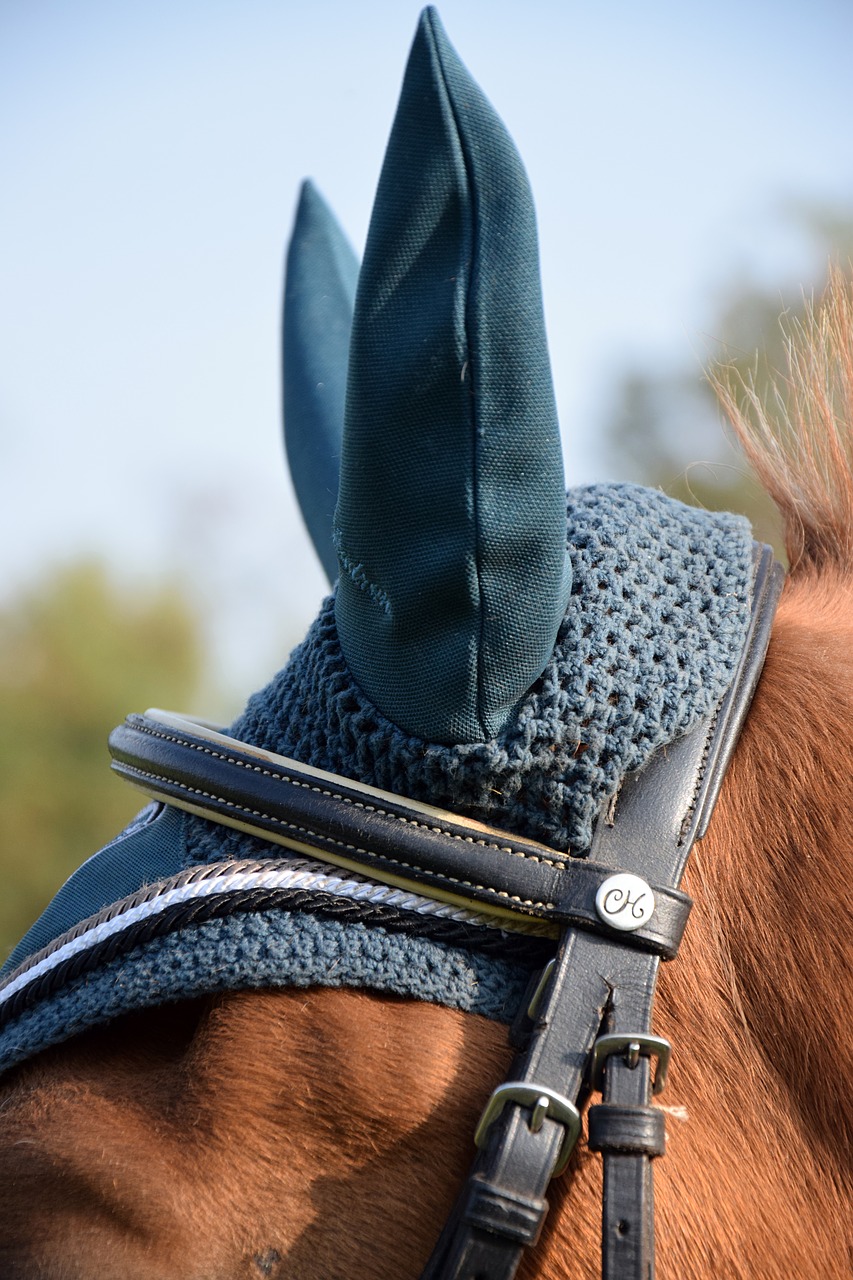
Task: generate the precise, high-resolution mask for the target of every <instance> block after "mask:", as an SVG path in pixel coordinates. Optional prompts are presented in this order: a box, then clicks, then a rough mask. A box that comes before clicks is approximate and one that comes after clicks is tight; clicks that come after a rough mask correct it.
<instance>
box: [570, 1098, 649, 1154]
mask: <svg viewBox="0 0 853 1280" xmlns="http://www.w3.org/2000/svg"><path fill="white" fill-rule="evenodd" d="M587 1145H588V1146H589V1148H590V1150H591V1151H601V1152H604V1153H605V1154H607V1153H610V1152H616V1153H620V1154H622V1155H643V1156H649V1157H653V1156H662V1155H663V1154H664V1152H665V1150H666V1119H665V1117H664V1113H663V1112H662V1111H661V1110H660V1108H658V1107H631V1106H617V1105H616V1104H615V1103H612V1102H602V1103H599V1104H598V1106H595V1107H590V1109H589V1140H588V1143H587Z"/></svg>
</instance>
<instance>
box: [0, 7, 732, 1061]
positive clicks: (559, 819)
mask: <svg viewBox="0 0 853 1280" xmlns="http://www.w3.org/2000/svg"><path fill="white" fill-rule="evenodd" d="M356 279H358V285H357V288H356ZM284 368H285V392H284V406H285V419H286V422H285V426H286V439H287V449H288V456H289V458H290V463H291V469H292V474H293V478H294V483H295V485H296V489H297V493H298V496H299V500H300V503H301V506H302V509H303V512H304V514H305V518H306V523H307V525H308V527H309V531H310V533H311V536H312V538H313V541H314V544H315V547H316V549H317V551H318V554H319V556H320V558H321V560H322V562H323V564H324V566H325V568H326V571H327V574H328V576H329V579H330V581H334V580H335V579H338V582H337V587H336V590H335V592H334V594H333V595H332V596H331V597H330V598H329V599H328V600H327V601H326V602H325V603H324V605H323V607H322V609H321V611H320V615H319V617H318V619H317V621H316V623H315V624H314V626H313V627H312V628H311V630H310V631H309V633H308V636H307V637H306V639H305V641H304V642H303V643H302V644H301V645H300V646H299V647H298V648H297V649H296V650H295V652H294V653H293V654H292V655H291V658H290V660H289V662H288V663H287V665H286V666H285V668H284V669H283V671H281V672H280V674H279V675H278V676H276V677H275V679H274V680H273V681H272V682H271V683H270V684H269V685H268V686H267V687H266V688H265V689H263V690H261V691H260V692H259V693H257V694H255V695H254V696H253V697H252V698H251V699H250V700H249V703H248V705H247V707H246V709H245V711H244V712H243V714H242V715H241V716H240V717H239V719H238V720H237V722H236V723H235V725H234V726H233V728H232V730H231V732H232V734H233V736H234V737H236V738H239V739H241V740H242V741H243V742H247V743H253V744H255V745H256V746H258V747H263V748H266V749H268V750H271V751H274V752H277V753H279V754H281V755H284V756H289V757H292V758H293V759H295V760H297V761H299V762H301V763H302V764H305V765H311V766H314V767H316V768H319V769H323V770H326V771H328V772H331V773H334V774H339V775H343V776H344V777H348V778H352V779H355V780H358V781H359V782H361V783H366V784H368V785H370V786H374V787H378V788H381V789H382V790H384V791H391V792H395V793H397V794H399V795H403V796H407V797H409V798H410V799H412V800H416V801H422V802H425V803H428V804H431V805H434V806H439V807H442V808H445V809H450V810H455V811H457V812H459V813H463V814H467V815H468V816H470V817H472V818H476V819H479V820H481V821H484V822H487V823H488V824H490V825H491V826H493V827H497V828H501V829H503V830H505V831H509V832H514V833H516V834H518V835H520V836H524V837H527V838H529V839H533V840H538V841H541V842H543V843H545V844H547V845H549V846H551V847H552V848H554V849H557V850H560V851H568V852H570V853H571V854H573V855H575V856H577V857H583V856H584V855H585V854H587V853H588V851H589V848H590V844H591V840H592V831H593V826H594V823H595V821H596V819H597V818H598V816H599V815H600V814H601V812H602V810H603V808H604V807H605V806H606V805H607V804H608V803H609V802H610V801H611V799H612V798H613V796H614V795H615V794H616V792H617V790H618V788H619V786H620V784H621V782H622V779H623V778H624V776H625V774H626V773H629V772H632V771H635V770H638V769H641V768H642V767H643V766H644V765H645V764H646V763H647V762H648V761H649V759H650V757H651V755H652V753H653V752H654V751H655V749H656V748H658V747H660V746H661V745H663V744H666V743H669V742H672V741H674V740H675V739H676V738H678V737H680V736H681V735H682V734H684V733H686V732H687V731H688V730H689V729H690V728H691V727H693V726H694V725H695V724H696V723H697V722H698V721H699V720H700V719H701V718H703V717H706V716H708V715H709V714H711V713H712V712H713V710H714V708H715V707H716V706H717V705H718V704H719V702H720V700H721V698H722V697H723V694H724V693H725V691H726V689H727V688H728V687H729V685H730V684H731V682H732V680H733V678H734V674H735V669H736V666H737V662H738V658H739V655H740V653H741V650H742V648H743V645H744V640H745V636H746V631H747V626H748V622H749V612H750V607H749V599H750V593H751V585H752V577H753V569H752V541H751V533H750V529H749V525H748V524H747V522H746V521H745V520H744V519H742V518H740V517H738V516H733V515H728V514H719V513H712V512H707V511H699V510H696V509H693V508H690V507H686V506H684V505H682V504H681V503H679V502H676V501H673V500H671V499H669V498H667V497H665V496H664V495H663V494H661V493H658V492H655V491H651V490H648V489H642V488H639V487H636V486H631V485H595V486H592V487H589V488H582V489H570V490H569V493H568V495H567V496H566V494H565V486H564V481H563V476H562V462H561V455H560V448H559V437H558V432H557V422H556V412H555V408H554V398H553V392H552V388H551V378H550V369H549V365H548V356H547V347H546V343H545V334H544V324H543V320H542V305H541V295H540V290H539V279H538V250H537V247H536V232H535V222H534V218H533V209H532V200H531V197H530V192H529V187H528V183H527V178H526V176H525V174H524V170H523V167H522V165H521V162H520V160H519V159H518V156H517V153H516V152H515V148H514V146H513V144H512V142H511V141H510V139H509V136H508V134H507V133H506V130H505V129H504V127H503V125H502V124H501V123H500V121H499V120H498V119H497V117H496V115H495V113H494V111H493V109H492V107H491V106H490V105H489V103H488V102H487V101H486V99H485V98H484V97H483V95H482V93H481V92H480V90H479V89H478V88H477V86H476V85H475V84H474V83H473V81H472V80H471V78H470V76H469V75H468V73H467V72H466V71H465V68H464V67H463V66H462V64H461V62H459V59H458V58H457V56H456V54H455V53H454V51H453V50H452V49H451V47H450V45H449V44H448V42H447V39H446V37H445V35H444V33H443V31H442V29H441V27H440V24H439V22H438V18H437V15H436V14H435V12H434V11H433V10H427V11H426V12H425V13H424V14H423V15H422V17H421V21H420V25H419V28H418V33H417V35H416V38H415V43H414V46H413V49H412V54H411V57H410V60H409V66H408V68H407V72H406V79H405V81H404V85H403V91H402V95H401V101H400V106H399V108H398V113H397V117H396V119H395V123H394V129H393V132H392V137H391V141H390V143H389V148H388V153H387V155H386V159H385V164H384V167H383V173H382V178H381V181H380V185H379V191H378V194H377V200H376V206H375V209H374V215H373V219H372V222H371V228H370V234H369V238H368V244H367V250H366V253H365V261H364V265H363V267H362V268H361V271H360V272H359V271H358V266H357V262H356V259H355V256H354V254H353V252H352V250H351V248H350V247H349V245H348V243H347V241H346V239H345V237H344V235H343V233H342V231H341V230H340V228H339V227H338V225H337V223H336V222H335V220H334V217H333V215H332V214H331V212H330V211H329V209H328V208H327V207H326V205H325V204H324V203H323V201H322V200H321V198H320V197H319V195H318V194H317V192H316V191H315V189H314V188H313V187H312V186H310V184H308V185H306V187H305V188H304V189H303V192H302V195H301V199H300V204H299V210H298V213H297V219H296V225H295V227H294V233H293V238H292V241H291V247H290V251H289V255H288V269H287V283H286V289H285V309H284ZM483 856H484V857H488V852H487V851H484V854H483ZM231 860H237V861H239V862H241V863H242V862H245V861H246V860H249V861H252V860H258V861H264V862H265V865H269V864H270V862H271V861H272V860H275V865H276V867H278V866H281V867H284V868H289V867H290V866H291V865H293V866H294V867H296V870H297V872H298V873H299V874H302V872H301V871H300V870H299V865H298V860H296V861H294V859H293V858H291V857H290V855H289V854H287V852H286V851H283V850H282V849H281V848H280V847H279V846H277V845H270V844H268V843H267V842H265V841H264V840H262V839H260V838H258V837H257V836H254V835H249V834H245V833H243V832H240V831H236V830H231V829H226V828H223V827H221V826H219V825H215V824H213V823H211V822H209V821H206V820H205V819H202V818H200V817H196V816H192V815H191V814H189V813H182V812H179V811H178V810H177V809H174V808H171V807H168V806H167V807H166V808H162V809H160V810H157V809H156V808H155V807H154V806H151V807H149V809H147V810H146V811H144V813H143V814H142V815H141V816H140V818H139V819H138V820H137V821H136V822H135V823H134V824H132V825H131V827H130V828H128V830H127V831H126V832H125V833H123V835H122V836H120V837H118V838H117V840H116V841H114V842H112V843H111V844H110V845H108V846H107V847H106V848H105V849H104V850H102V851H101V852H100V853H99V854H97V855H95V857H94V858H92V859H90V860H89V861H88V862H87V863H85V864H84V865H83V867H81V868H80V870H79V871H78V872H77V873H75V875H74V876H73V877H72V878H71V880H69V881H68V883H67V884H66V885H65V886H64V887H63V888H62V889H61V890H60V892H59V893H58V894H57V896H56V898H55V899H54V900H53V902H52V903H51V904H50V906H49V907H48V908H47V910H46V911H45V913H44V914H43V916H42V917H41V918H40V920H39V921H37V922H36V924H35V925H34V926H33V928H32V929H31V930H30V932H29V933H28V934H27V935H26V937H25V938H24V939H23V940H22V942H21V943H19V945H18V947H16V949H15V951H14V952H13V954H12V956H11V957H10V959H9V961H8V962H7V964H6V965H5V966H4V967H3V970H2V971H0V1069H5V1068H6V1067H8V1066H10V1065H12V1064H14V1063H16V1062H20V1061H22V1060H24V1059H25V1058H27V1057H29V1056H31V1055H32V1054H34V1053H36V1052H38V1051H39V1050H41V1049H43V1048H45V1047H46V1046H49V1045H51V1044H55V1043H58V1042H59V1041H61V1040H64V1039H66V1038H67V1037H68V1036H71V1035H73V1034H76V1033H78V1032H80V1031H83V1030H85V1029H86V1028H87V1027H91V1026H93V1025H95V1024H97V1023H103V1022H105V1021H107V1020H109V1019H110V1018H113V1017H115V1016H117V1015H119V1014H121V1013H124V1012H127V1011H129V1010H132V1009H138V1008H143V1007H146V1006H150V1005H154V1004H157V1003H161V1002H163V1001H167V1000H178V999H182V998H189V997H193V996H198V995H204V994H211V993H213V992H217V991H222V990H226V989H230V988H234V989H237V988H247V987H261V986H263V987H270V986H294V985H296V986H308V985H312V984H322V985H351V986H362V987H369V988H373V989H376V990H386V991H393V992H397V993H399V994H402V995H406V996H414V997H417V998H420V999H427V1000H433V1001H438V1002H440V1003H443V1004H446V1005H448V1006H452V1007H456V1008H462V1009H471V1010H475V1011H477V1012H480V1013H483V1014H485V1015H486V1016H489V1017H493V1018H500V1019H503V1020H505V1021H508V1020H510V1019H511V1018H512V1016H513V1015H514V1013H515V1010H516V1008H517V1006H518V1004H519V1001H520V999H521V996H522V994H523V991H524V988H525V986H526V984H527V980H528V977H529V974H530V971H531V968H532V967H533V965H532V961H525V962H522V960H520V959H518V957H519V956H520V955H521V952H520V951H519V950H516V952H514V953H513V955H515V957H516V958H515V959H513V958H512V955H510V954H509V953H506V954H505V953H504V952H503V951H501V952H500V954H492V953H489V954H486V953H485V952H483V951H480V950H476V949H470V948H466V947H465V946H462V945H451V944H450V943H447V942H444V941H437V940H435V937H434V936H433V937H430V936H417V937H414V936H406V935H405V934H403V933H393V932H390V931H387V930H386V929H385V928H383V927H377V926H368V925H367V924H365V923H352V924H347V925H346V926H344V925H343V924H341V923H339V921H338V920H337V919H335V918H333V916H332V915H326V916H324V915H323V913H322V911H321V912H319V913H317V912H316V911H315V912H314V913H313V914H312V913H309V912H308V910H307V908H306V909H304V910H301V909H293V908H289V909H287V910H284V909H277V910H263V909H258V910H253V911H251V912H245V913H243V914H231V915H228V916H227V917H223V918H204V919H203V920H202V919H199V920H189V921H184V922H183V923H181V924H180V925H179V926H178V925H176V926H175V928H174V929H173V930H172V931H171V932H168V933H163V932H162V931H161V933H160V934H155V932H150V933H148V934H145V933H142V934H140V933H138V932H137V933H135V934H134V935H133V939H132V941H131V942H129V943H128V944H127V947H126V948H125V949H124V950H122V949H121V947H120V946H119V945H118V942H117V940H116V938H115V936H114V934H115V931H113V932H110V930H111V928H112V926H111V925H110V921H109V919H107V917H109V916H110V913H111V912H112V911H113V908H114V907H115V904H117V903H120V900H121V902H124V904H125V905H126V904H127V902H128V901H130V900H133V902H135V901H136V897H135V895H136V896H139V895H141V896H142V898H143V899H144V898H146V895H148V896H150V895H151V894H155V893H157V892H159V889H158V886H161V887H162V886H163V885H166V886H167V887H168V889H169V892H172V891H173V890H174V892H175V893H178V894H179V893H180V892H183V888H182V886H184V885H185V881H186V878H187V877H190V879H191V878H192V877H193V876H194V875H196V874H197V873H199V874H202V875H204V874H209V873H208V872H205V871H204V868H205V867H207V866H210V867H213V866H214V864H215V865H216V867H218V868H221V867H223V866H224V865H225V864H226V863H230V862H231ZM309 871H310V869H309ZM287 874H289V870H288V872H287ZM306 874H308V872H306ZM311 874H313V872H312V873H311ZM367 883H368V887H369V885H370V882H369V881H368V882H367ZM358 891H359V892H360V891H361V890H360V889H359V890H358ZM123 909H124V907H122V910H123ZM133 909H134V910H137V908H136V907H135V906H134V908H133ZM138 911H139V912H141V913H142V917H144V916H145V911H146V907H145V903H144V902H142V903H141V905H140V906H139V907H138ZM105 913H106V915H105ZM102 917H104V921H105V922H104V925H103V929H104V931H105V932H104V936H103V937H101V936H100V935H97V936H96V937H95V942H96V944H97V947H98V948H101V949H100V950H98V951H97V955H96V956H95V957H94V959H93V955H94V953H93V952H92V951H91V948H90V950H89V952H88V953H87V956H88V958H87V959H86V964H85V965H84V964H83V959H84V958H85V957H83V953H82V950H81V953H80V955H81V959H80V963H79V965H78V964H77V960H76V959H75V958H74V957H75V956H76V955H77V952H76V951H75V948H76V947H77V946H78V941H79V938H80V937H82V936H83V935H85V936H86V937H89V934H91V933H92V930H93V929H100V928H101V923H100V922H101V918H102ZM93 920H94V921H95V925H92V921H93ZM87 930H88V931H89V932H88V933H87ZM496 932H498V933H501V930H497V931H496ZM92 936H95V935H94V934H93V935H92ZM80 946H81V947H82V943H80ZM60 947H66V948H70V951H71V954H72V962H71V967H70V968H69V969H68V971H67V975H66V976H64V977H63V978H62V980H61V981H62V985H61V986H55V987H51V988H50V989H47V988H45V994H44V995H39V996H38V998H37V999H35V1000H34V1001H31V1002H30V1004H29V1005H27V1006H26V1007H23V1005H22V1006H21V1009H20V1011H19V1009H18V1006H17V1005H16V1006H15V1007H14V1009H12V1005H11V1004H10V1003H9V991H10V989H11V984H14V983H20V982H23V981H25V979H24V978H22V977H21V973H22V970H23V969H25V968H27V967H28V966H29V968H30V969H31V968H32V967H33V966H37V965H38V964H40V963H41V961H40V960H39V958H38V957H39V955H40V954H41V953H42V951H43V949H46V950H47V951H50V950H51V948H53V950H54V951H56V950H57V949H59V948H60ZM34 957H35V959H34ZM45 963H48V962H47V961H46V962H45ZM63 963H64V962H63ZM75 965H76V966H77V967H75ZM538 965H539V967H541V958H540V960H539V961H538ZM19 966H22V969H21V970H19V969H18V967H19ZM16 970H17V971H18V972H16ZM28 971H29V970H28ZM26 981H29V979H26ZM39 981H41V978H40V977H39ZM21 989H23V988H21ZM16 990H17V989H16ZM15 998H16V999H18V996H17V994H16V996H15ZM4 1000H5V1001H6V1003H5V1005H4ZM4 1007H5V1008H6V1010H7V1012H6V1015H5V1022H4V1012H3V1011H4ZM9 1010H12V1012H11V1013H10V1012H9Z"/></svg>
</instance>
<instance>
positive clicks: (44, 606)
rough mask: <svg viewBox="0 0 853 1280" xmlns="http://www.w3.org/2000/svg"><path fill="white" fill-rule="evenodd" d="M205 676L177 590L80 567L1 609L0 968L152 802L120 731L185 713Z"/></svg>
mask: <svg viewBox="0 0 853 1280" xmlns="http://www.w3.org/2000/svg"><path fill="white" fill-rule="evenodd" d="M200 673H201V631H200V627H199V624H198V622H197V620H196V619H195V618H194V616H193V613H192V611H191V610H190V608H189V607H188V606H187V604H186V603H185V601H184V600H183V599H182V598H181V596H180V594H179V592H178V590H177V589H176V588H174V587H162V586H161V587H157V588H154V589H151V590H147V591H146V590H140V589H133V590H131V589H130V588H128V587H119V586H118V585H116V584H115V583H114V582H113V581H111V579H110V577H109V575H108V573H107V571H106V569H105V568H104V567H103V566H102V565H100V564H98V563H93V562H85V563H76V564H72V565H71V566H67V567H64V568H61V569H58V570H55V571H52V572H50V573H48V574H46V575H45V576H44V577H43V578H41V579H40V580H39V581H37V582H36V583H35V585H33V586H32V587H30V588H29V589H28V590H26V591H25V592H23V593H21V594H19V595H18V596H17V597H16V598H14V599H13V600H11V601H10V602H8V603H6V604H5V606H4V607H3V608H2V609H0V871H1V872H2V885H3V887H2V893H0V958H2V959H5V957H6V955H7V954H8V952H9V950H10V949H11V947H12V946H13V945H14V944H15V943H16V942H17V940H18V938H19V937H20V936H21V934H22V933H23V932H24V930H25V929H26V928H28V927H29V925H30V924H31V923H32V922H33V920H34V919H35V918H36V916H37V915H38V914H39V913H40V912H41V911H42V909H43V908H44V906H45V904H46V903H47V901H48V900H49V899H50V897H51V896H52V895H53V894H54V893H55V891H56V889H57V888H58V887H59V885H60V884H61V883H62V882H63V881H64V880H65V879H66V878H67V876H68V875H70V873H71V872H72V871H73V870H75V868H76V867H77V866H79V864H80V863H81V862H82V861H83V860H84V858H86V857H88V856H89V855H90V854H91V853H94V852H95V850H96V849H98V848H99V847H100V846H101V845H103V844H104V843H106V841H107V840H109V839H110V838H111V837H112V836H113V835H115V834H116V832H117V831H119V830H120V829H121V828H122V827H123V826H124V825H125V824H126V823H127V822H128V821H129V819H130V818H131V817H132V816H133V814H134V813H136V812H137V810H139V809H140V808H141V807H142V805H143V804H144V803H145V801H144V797H143V796H142V794H141V793H140V792H135V791H134V790H133V789H132V788H130V787H129V786H128V785H127V784H126V783H124V782H121V781H119V779H117V778H116V777H115V776H114V775H113V774H112V772H111V770H110V766H109V755H108V752H107V745H106V744H107V736H108V734H109V732H110V730H111V729H112V728H113V727H114V726H115V725H116V724H118V723H119V722H120V721H121V720H123V719H124V717H125V715H126V714H127V713H128V712H130V711H143V710H145V708H146V707H148V706H149V705H151V704H155V705H158V706H175V707H186V706H187V705H188V703H189V702H190V700H191V698H192V695H193V692H194V690H195V688H196V687H197V685H198V682H199V677H200Z"/></svg>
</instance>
